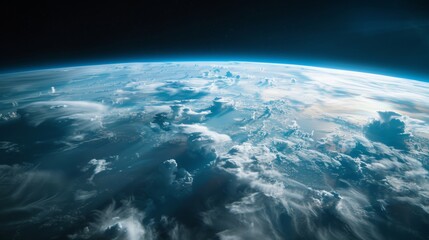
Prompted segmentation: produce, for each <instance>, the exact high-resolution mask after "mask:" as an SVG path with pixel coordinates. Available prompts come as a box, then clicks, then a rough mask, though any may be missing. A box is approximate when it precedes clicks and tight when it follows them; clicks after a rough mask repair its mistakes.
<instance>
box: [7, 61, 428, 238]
mask: <svg viewBox="0 0 429 240" xmlns="http://www.w3.org/2000/svg"><path fill="white" fill-rule="evenodd" d="M0 80H1V81H0V96H1V97H0V206H1V209H0V238H1V239H131V240H134V239H428V238H429V228H428V226H429V174H428V170H429V83H427V82H421V81H414V80H410V79H401V78H394V77H389V76H382V75H375V74H369V73H362V72H352V71H344V70H336V69H327V68H317V67H309V66H299V65H287V64H271V63H252V62H158V63H157V62H153V63H126V64H109V65H93V66H81V67H67V68H56V69H45V70H37V71H27V72H17V73H7V74H1V75H0Z"/></svg>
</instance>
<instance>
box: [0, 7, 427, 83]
mask: <svg viewBox="0 0 429 240" xmlns="http://www.w3.org/2000/svg"><path fill="white" fill-rule="evenodd" d="M426 2H427V1H423V0H421V1H410V0H408V1H399V0H389V1H305V0H295V1H287V0H283V1H268V0H267V1H250V0H247V1H245V0H243V1H225V2H221V1H201V0H200V1H190V0H178V1H155V0H151V1H140V3H139V4H135V5H130V4H126V3H121V2H117V3H108V1H106V2H104V3H103V4H90V3H84V4H79V3H63V2H62V1H58V2H57V3H56V4H52V3H49V4H48V3H32V4H31V5H29V4H28V3H6V4H5V3H3V5H2V7H1V8H0V9H1V12H0V15H1V19H0V20H1V22H0V24H1V29H2V33H1V38H0V69H1V70H6V71H7V70H8V69H15V68H21V67H24V68H38V67H44V66H52V65H63V64H66V65H70V64H80V63H86V62H109V61H116V62H117V61H121V60H122V59H123V60H124V61H127V60H129V59H131V60H138V59H143V60H150V59H158V60H159V59H162V58H167V59H169V60H172V59H174V58H178V59H183V58H186V59H188V60H189V59H193V58H194V59H196V60H198V59H199V58H204V59H219V58H220V59H225V58H227V59H230V60H232V59H234V58H237V59H247V60H252V59H256V60H257V59H263V60H265V61H269V60H270V59H276V61H281V60H282V59H284V61H285V62H288V61H291V62H306V61H308V62H309V63H312V62H320V63H321V64H322V65H330V66H331V67H336V65H339V66H340V65H341V66H343V65H344V66H356V67H362V68H364V69H372V71H373V72H374V71H375V72H376V71H382V72H397V73H399V74H402V75H407V76H419V77H420V78H426V79H429V7H428V6H427V5H429V4H428V3H426Z"/></svg>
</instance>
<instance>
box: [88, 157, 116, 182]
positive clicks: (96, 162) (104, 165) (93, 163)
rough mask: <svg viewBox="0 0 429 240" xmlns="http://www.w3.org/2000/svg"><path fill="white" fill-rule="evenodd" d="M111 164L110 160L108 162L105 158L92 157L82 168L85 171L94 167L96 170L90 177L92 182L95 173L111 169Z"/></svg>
mask: <svg viewBox="0 0 429 240" xmlns="http://www.w3.org/2000/svg"><path fill="white" fill-rule="evenodd" d="M109 165H110V163H109V162H107V161H106V160H105V159H95V158H94V159H91V160H89V162H88V165H87V166H86V167H85V168H83V169H82V170H83V171H84V172H86V171H88V170H89V169H90V168H94V172H93V173H92V175H91V177H89V178H88V180H89V181H90V182H92V180H94V177H95V175H97V174H99V173H101V172H103V171H106V170H111V168H109V167H108V166H109Z"/></svg>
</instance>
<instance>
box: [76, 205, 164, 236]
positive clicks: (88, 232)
mask: <svg viewBox="0 0 429 240" xmlns="http://www.w3.org/2000/svg"><path fill="white" fill-rule="evenodd" d="M95 215H96V220H95V221H94V222H92V223H90V224H89V225H88V226H86V227H85V228H84V229H83V230H81V231H80V232H78V233H75V234H71V235H69V238H70V239H89V238H91V239H100V238H101V239H118V240H119V239H125V240H140V239H149V240H150V239H154V238H155V235H154V234H153V232H152V230H151V229H150V227H147V226H144V225H143V224H142V221H143V219H144V213H143V212H141V211H139V210H138V209H137V208H135V207H134V206H133V205H132V202H131V201H129V200H127V201H122V202H121V204H120V206H119V207H117V206H116V203H115V202H113V203H112V204H110V205H109V206H108V207H107V208H105V209H103V210H101V211H97V212H96V214H95Z"/></svg>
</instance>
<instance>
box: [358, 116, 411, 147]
mask: <svg viewBox="0 0 429 240" xmlns="http://www.w3.org/2000/svg"><path fill="white" fill-rule="evenodd" d="M378 115H379V117H380V118H379V119H378V120H373V121H372V122H371V123H369V124H368V125H367V126H366V127H365V133H366V135H367V137H368V138H369V139H371V140H373V141H377V142H382V143H384V144H386V145H388V146H392V147H395V148H398V149H404V150H405V149H407V148H408V146H407V142H408V140H409V138H410V136H411V134H410V133H409V132H407V129H406V125H405V121H404V120H403V119H401V115H400V114H398V113H395V112H378Z"/></svg>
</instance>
